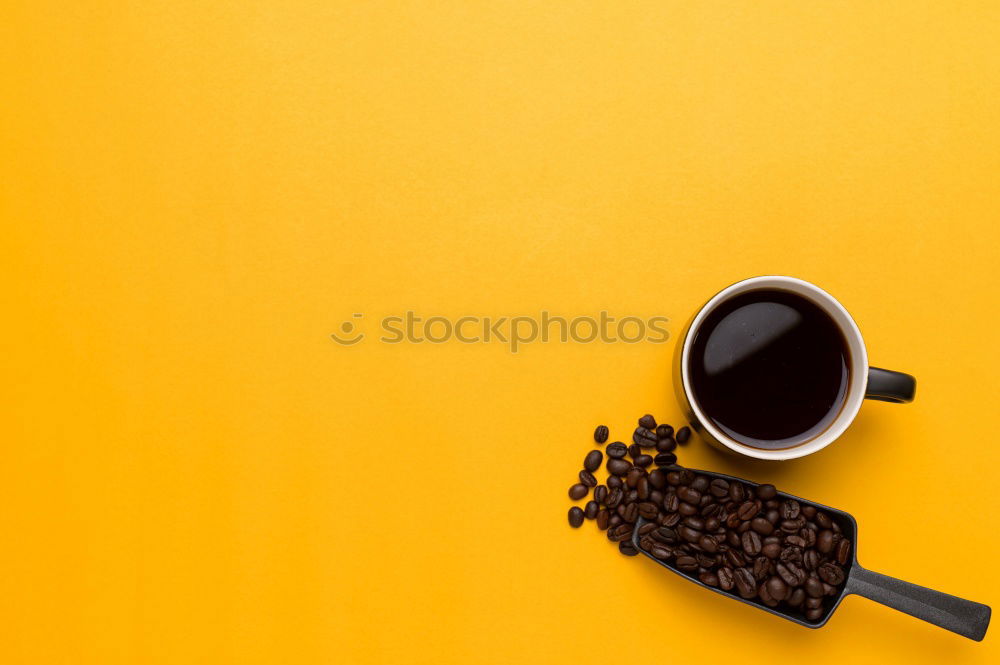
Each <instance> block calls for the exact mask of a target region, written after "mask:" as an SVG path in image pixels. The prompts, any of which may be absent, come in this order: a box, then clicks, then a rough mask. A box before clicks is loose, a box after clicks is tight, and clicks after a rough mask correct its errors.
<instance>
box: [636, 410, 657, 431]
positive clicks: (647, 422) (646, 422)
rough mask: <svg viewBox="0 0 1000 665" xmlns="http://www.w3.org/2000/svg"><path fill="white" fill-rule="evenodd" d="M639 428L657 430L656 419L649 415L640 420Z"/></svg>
mask: <svg viewBox="0 0 1000 665" xmlns="http://www.w3.org/2000/svg"><path fill="white" fill-rule="evenodd" d="M639 427H645V428H646V429H656V418H654V417H653V416H651V415H650V414H648V413H647V414H646V415H644V416H643V417H642V418H639Z"/></svg>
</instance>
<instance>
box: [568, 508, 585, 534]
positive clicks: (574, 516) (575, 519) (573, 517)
mask: <svg viewBox="0 0 1000 665" xmlns="http://www.w3.org/2000/svg"><path fill="white" fill-rule="evenodd" d="M581 524H583V510H581V509H580V507H579V506H573V507H572V508H570V509H569V525H570V526H571V527H573V528H574V529H576V528H577V527H579V526H580V525H581Z"/></svg>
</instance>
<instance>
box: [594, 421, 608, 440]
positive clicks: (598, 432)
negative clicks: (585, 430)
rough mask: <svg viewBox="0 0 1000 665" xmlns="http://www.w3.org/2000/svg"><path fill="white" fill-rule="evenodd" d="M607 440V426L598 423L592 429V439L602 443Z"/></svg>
mask: <svg viewBox="0 0 1000 665" xmlns="http://www.w3.org/2000/svg"><path fill="white" fill-rule="evenodd" d="M607 440H608V428H607V426H606V425H598V426H597V429H595V430H594V441H596V442H597V443H604V442H605V441H607Z"/></svg>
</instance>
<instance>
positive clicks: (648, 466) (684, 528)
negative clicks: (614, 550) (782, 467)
mask: <svg viewBox="0 0 1000 665" xmlns="http://www.w3.org/2000/svg"><path fill="white" fill-rule="evenodd" d="M609 436H610V434H609V431H608V428H607V427H605V426H604V425H601V426H600V427H598V428H597V429H596V430H595V431H594V441H595V442H596V443H597V444H599V445H603V444H604V443H605V442H607V440H608V438H609ZM690 437H691V430H690V429H689V428H688V427H682V428H681V429H679V430H677V432H676V433H675V432H674V428H673V427H671V426H670V425H657V424H656V420H655V419H654V418H653V416H651V415H648V414H647V415H645V416H643V417H642V418H640V419H639V426H638V427H637V428H636V429H635V431H634V432H633V433H632V444H631V445H625V444H624V443H623V442H621V441H614V442H612V443H609V444H607V447H606V448H605V450H604V454H602V453H601V451H600V450H591V451H590V452H589V453H587V456H586V457H585V458H584V460H583V469H582V470H581V471H580V473H579V482H578V483H576V484H574V485H573V486H572V487H570V489H569V496H570V498H571V499H573V500H574V501H579V500H582V499H585V498H587V496H588V495H589V494H590V493H591V490H593V496H592V498H591V499H590V500H589V501H587V502H586V504H585V506H584V507H583V508H580V507H579V506H573V507H572V508H570V510H569V523H570V526H572V527H579V526H580V525H582V524H583V522H584V521H585V520H594V521H595V522H596V524H597V527H598V528H599V529H601V530H602V531H606V532H607V536H608V540H610V541H611V542H615V543H618V549H619V551H620V552H621V553H622V554H625V555H628V556H635V555H636V554H638V553H639V552H638V550H637V549H636V548H635V546H634V545H633V544H632V532H633V530H634V528H635V523H636V522H637V521H638V520H639V518H642V519H643V520H644V523H643V524H642V526H640V527H639V535H640V540H639V544H640V546H641V547H642V549H643V550H644V551H645V552H647V553H649V554H651V555H652V556H654V557H655V558H657V559H659V560H661V561H664V562H667V563H668V564H670V565H671V566H672V567H673V568H675V569H677V570H679V571H681V572H683V573H685V574H687V575H690V576H692V577H695V578H697V579H698V580H700V581H701V582H702V583H703V584H706V585H708V586H712V587H717V588H719V589H722V590H723V591H726V592H729V593H732V594H734V595H738V596H739V597H741V598H745V599H747V600H754V601H755V602H759V603H762V604H764V605H766V606H768V607H779V606H781V608H782V609H783V610H784V611H791V612H793V613H798V614H801V615H802V616H804V617H805V619H806V620H807V621H817V620H819V619H820V618H822V617H823V616H824V614H825V613H826V608H825V603H826V602H827V601H828V600H829V599H832V598H835V597H836V596H837V595H838V594H839V593H840V587H841V586H842V585H843V583H844V580H845V579H846V575H847V566H848V563H849V562H850V560H851V541H850V540H848V539H847V538H846V537H844V535H843V534H842V532H841V527H840V525H839V524H838V523H837V522H836V520H834V519H832V518H831V517H830V516H829V515H827V514H826V513H824V512H822V511H821V510H817V509H816V507H815V506H812V505H808V504H801V503H799V502H798V501H796V500H795V499H791V498H787V497H785V498H782V497H780V496H779V495H778V492H777V490H776V489H775V488H774V486H773V485H757V486H754V485H751V484H749V483H744V482H738V481H735V482H730V481H728V480H725V479H723V478H713V477H711V476H708V475H704V474H699V473H695V472H694V471H692V470H690V469H685V468H684V467H681V466H678V465H677V456H676V455H675V454H674V451H675V450H676V448H677V444H683V443H686V442H687V441H688V439H690ZM605 455H606V456H607V463H606V465H605V466H606V469H607V472H608V474H607V478H606V480H605V481H604V483H603V484H601V483H599V482H598V480H597V477H596V476H595V475H594V473H595V472H596V471H598V470H599V469H600V466H601V463H602V462H603V461H604V457H605ZM626 458H629V459H631V461H629V459H626Z"/></svg>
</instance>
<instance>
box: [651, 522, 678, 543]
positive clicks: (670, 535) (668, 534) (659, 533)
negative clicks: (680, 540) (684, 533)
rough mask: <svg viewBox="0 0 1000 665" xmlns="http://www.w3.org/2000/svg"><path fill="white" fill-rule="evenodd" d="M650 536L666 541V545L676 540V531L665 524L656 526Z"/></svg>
mask: <svg viewBox="0 0 1000 665" xmlns="http://www.w3.org/2000/svg"><path fill="white" fill-rule="evenodd" d="M652 536H653V538H655V539H656V540H659V541H660V542H661V543H666V544H668V545H673V544H674V543H676V542H677V532H676V531H674V530H673V529H671V528H670V527H666V526H661V527H658V528H657V529H656V530H655V531H653V533H652Z"/></svg>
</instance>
